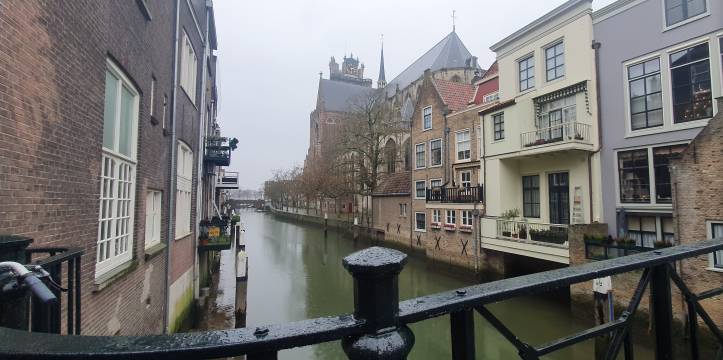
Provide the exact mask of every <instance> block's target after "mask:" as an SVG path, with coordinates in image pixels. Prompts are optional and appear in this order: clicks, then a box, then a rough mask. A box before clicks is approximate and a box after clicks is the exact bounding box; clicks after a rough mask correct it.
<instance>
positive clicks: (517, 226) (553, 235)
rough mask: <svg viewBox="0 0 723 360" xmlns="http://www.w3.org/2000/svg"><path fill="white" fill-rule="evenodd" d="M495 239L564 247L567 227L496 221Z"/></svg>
mask: <svg viewBox="0 0 723 360" xmlns="http://www.w3.org/2000/svg"><path fill="white" fill-rule="evenodd" d="M497 238H498V239H503V240H521V241H532V242H538V243H546V244H554V245H566V244H567V225H564V224H543V223H530V222H524V221H515V220H504V219H498V220H497Z"/></svg>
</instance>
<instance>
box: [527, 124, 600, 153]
mask: <svg viewBox="0 0 723 360" xmlns="http://www.w3.org/2000/svg"><path fill="white" fill-rule="evenodd" d="M590 129H591V126H590V125H588V124H585V123H581V122H576V121H573V122H566V123H562V124H557V125H552V126H548V127H544V128H538V129H536V130H533V131H527V132H523V133H521V134H520V142H521V144H522V146H524V147H531V146H539V145H545V144H551V143H557V142H564V141H573V140H574V141H581V142H590Z"/></svg>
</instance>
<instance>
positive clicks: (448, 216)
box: [444, 209, 457, 226]
mask: <svg viewBox="0 0 723 360" xmlns="http://www.w3.org/2000/svg"><path fill="white" fill-rule="evenodd" d="M444 215H445V216H444V224H445V225H454V226H457V210H452V209H449V210H445V212H444Z"/></svg>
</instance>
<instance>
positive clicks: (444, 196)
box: [426, 185, 485, 204]
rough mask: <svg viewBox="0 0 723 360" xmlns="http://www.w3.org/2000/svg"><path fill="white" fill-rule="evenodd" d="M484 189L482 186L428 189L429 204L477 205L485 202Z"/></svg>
mask: <svg viewBox="0 0 723 360" xmlns="http://www.w3.org/2000/svg"><path fill="white" fill-rule="evenodd" d="M484 194H485V192H484V188H483V186H482V185H478V186H472V187H458V188H457V187H453V188H447V187H437V188H431V189H427V196H426V201H427V202H441V203H453V204H456V203H459V204H467V203H476V202H484Z"/></svg>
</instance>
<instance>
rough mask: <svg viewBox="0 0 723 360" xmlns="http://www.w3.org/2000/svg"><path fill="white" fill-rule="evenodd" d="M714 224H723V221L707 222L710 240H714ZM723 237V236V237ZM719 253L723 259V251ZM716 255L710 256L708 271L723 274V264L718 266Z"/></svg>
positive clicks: (707, 232) (711, 254)
mask: <svg viewBox="0 0 723 360" xmlns="http://www.w3.org/2000/svg"><path fill="white" fill-rule="evenodd" d="M714 224H723V219H719V220H706V222H705V227H706V234H707V238H708V239H712V238H713V225H714ZM722 236H723V235H722ZM717 253H718V254H719V255H720V256H721V258H722V259H723V250H719V251H717ZM714 255H715V254H714V253H710V254H709V255H708V268H707V270H710V271H716V272H723V264H722V265H721V266H716V264H715V257H714Z"/></svg>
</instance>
